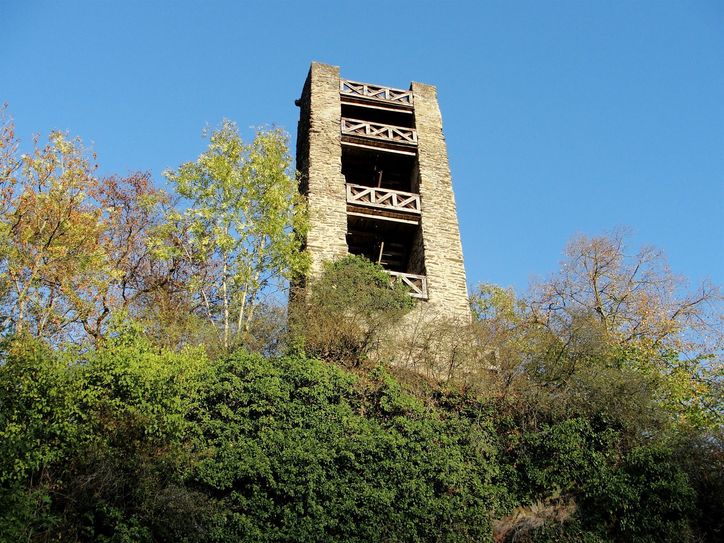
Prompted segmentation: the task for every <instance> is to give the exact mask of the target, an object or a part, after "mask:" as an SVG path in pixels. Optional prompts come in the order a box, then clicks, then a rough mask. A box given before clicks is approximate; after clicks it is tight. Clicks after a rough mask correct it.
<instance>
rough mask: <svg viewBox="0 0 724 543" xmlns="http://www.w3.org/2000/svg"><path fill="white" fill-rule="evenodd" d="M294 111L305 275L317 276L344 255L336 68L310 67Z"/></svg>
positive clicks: (344, 222)
mask: <svg viewBox="0 0 724 543" xmlns="http://www.w3.org/2000/svg"><path fill="white" fill-rule="evenodd" d="M299 106H300V108H301V114H300V122H299V133H298V135H297V169H298V170H299V172H300V174H301V179H300V190H302V192H303V193H304V194H305V195H306V196H307V201H308V205H309V232H308V234H307V241H306V246H307V249H308V250H309V253H310V254H311V257H312V268H311V274H312V275H317V274H319V273H320V272H321V269H322V263H323V262H324V261H327V260H335V259H337V258H339V257H342V256H344V255H346V254H347V241H346V233H347V202H346V193H345V181H344V176H343V175H342V142H341V135H340V122H341V121H340V118H341V106H340V100H339V68H338V67H337V66H329V65H326V64H319V63H317V62H314V63H312V67H311V68H310V70H309V75H308V76H307V81H306V83H305V85H304V91H303V94H302V98H301V100H300V102H299Z"/></svg>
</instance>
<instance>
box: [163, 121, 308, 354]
mask: <svg viewBox="0 0 724 543" xmlns="http://www.w3.org/2000/svg"><path fill="white" fill-rule="evenodd" d="M287 143H288V137H287V135H286V134H285V133H284V132H282V131H281V130H278V129H272V130H260V131H258V132H257V134H256V136H255V138H254V140H253V141H252V142H251V143H249V144H246V143H244V142H243V141H242V139H241V136H240V134H239V130H238V128H237V127H236V125H235V124H234V123H232V122H230V121H224V122H223V124H222V125H221V127H220V128H219V129H217V130H213V131H212V132H211V133H210V135H209V146H208V148H207V150H206V151H204V152H203V153H202V154H201V155H200V156H199V158H198V159H197V160H196V161H195V162H186V163H184V164H182V165H181V166H180V167H179V168H178V169H177V170H173V171H167V172H166V173H165V175H166V177H167V178H168V180H169V181H170V182H171V183H172V184H173V185H174V186H175V188H176V191H177V192H178V194H179V195H180V196H181V198H182V204H181V206H180V208H179V209H173V210H170V211H169V213H168V215H167V225H166V227H165V228H162V229H160V230H159V231H158V232H157V235H156V236H155V238H154V250H155V253H156V254H157V255H159V256H160V257H161V258H164V259H179V260H181V261H183V262H185V263H186V264H187V265H188V266H189V267H190V269H191V270H192V272H191V274H190V276H189V278H188V285H187V286H188V289H189V291H190V292H191V293H192V294H193V296H194V298H195V299H196V301H197V302H198V304H197V307H198V308H199V310H200V311H201V312H202V313H203V315H204V317H205V318H206V319H207V321H208V322H209V323H210V324H211V325H212V326H214V327H215V328H217V329H218V330H219V336H220V340H221V343H222V344H223V346H224V348H228V347H229V346H230V345H231V344H232V343H238V342H240V341H242V339H243V335H244V334H245V333H246V332H248V330H249V327H250V324H251V322H252V320H253V318H254V311H255V308H256V307H257V306H258V304H259V301H260V299H261V297H262V295H263V294H264V293H268V292H269V291H270V289H273V288H282V287H283V286H284V283H285V281H288V280H289V279H290V278H292V277H293V276H294V275H295V274H297V273H299V272H301V271H302V270H303V269H304V268H305V265H306V257H305V254H304V253H303V252H302V247H301V240H302V238H301V236H300V234H302V233H303V230H304V227H305V215H304V212H303V210H304V207H303V205H302V203H303V200H302V198H301V196H300V195H299V194H298V192H297V187H296V180H295V177H294V175H293V174H292V172H291V171H290V163H291V158H290V156H289V152H288V145H287Z"/></svg>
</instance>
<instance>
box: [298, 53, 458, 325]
mask: <svg viewBox="0 0 724 543" xmlns="http://www.w3.org/2000/svg"><path fill="white" fill-rule="evenodd" d="M339 84H340V76H339V68H338V67H336V66H329V65H325V64H319V63H316V62H315V63H313V64H312V66H311V69H310V71H309V76H308V77H307V81H306V83H305V86H304V91H303V93H302V97H301V99H300V101H299V106H300V108H301V113H300V121H299V131H298V136H297V169H298V170H299V172H300V174H301V179H300V190H301V191H302V192H303V193H304V194H305V195H306V196H307V201H308V203H309V215H310V228H309V232H308V234H307V241H306V246H307V249H308V250H309V252H310V254H311V256H312V269H311V275H312V276H315V275H318V274H319V273H320V272H321V269H322V263H323V262H324V261H328V260H334V259H337V258H339V257H342V256H344V255H346V254H347V241H346V233H347V205H346V193H345V179H344V176H343V175H342V142H341V133H340V120H341V103H340V96H339ZM412 92H413V96H414V114H415V125H416V126H415V128H416V130H417V137H418V164H417V167H416V168H415V170H416V171H415V176H414V179H413V183H412V187H413V190H417V189H419V193H420V196H421V204H422V218H421V229H420V231H419V232H418V234H417V235H416V236H415V239H414V242H413V247H411V255H410V267H411V268H414V272H415V273H419V274H423V273H424V274H426V275H427V282H428V295H429V299H428V300H427V301H420V302H418V304H417V305H418V306H417V308H416V309H415V310H414V311H413V314H412V315H410V316H409V318H408V319H407V320H408V322H411V321H413V320H415V321H419V320H420V319H423V320H426V319H428V318H430V319H439V318H445V319H451V320H455V321H461V322H469V320H470V310H469V307H468V300H467V284H466V278H465V266H464V263H463V254H462V244H461V242H460V232H459V229H458V220H457V210H456V207H455V196H454V195H453V190H452V180H451V176H450V168H449V165H448V159H447V149H446V146H445V138H444V136H443V133H442V117H441V115H440V109H439V107H438V103H437V92H436V89H435V87H433V86H430V85H425V84H422V83H413V84H412Z"/></svg>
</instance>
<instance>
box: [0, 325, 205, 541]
mask: <svg viewBox="0 0 724 543" xmlns="http://www.w3.org/2000/svg"><path fill="white" fill-rule="evenodd" d="M207 368H208V363H207V361H206V360H205V358H204V356H203V354H202V353H201V352H200V351H198V350H196V351H187V352H182V353H178V354H174V353H171V352H158V351H156V350H155V349H154V348H153V347H152V346H151V345H150V344H149V343H148V342H147V341H145V340H144V339H143V338H142V337H140V336H139V335H138V332H137V331H135V330H133V329H132V328H131V329H125V330H119V331H118V332H117V333H116V335H115V337H113V338H112V339H110V340H109V341H108V342H107V345H106V346H105V347H104V348H103V349H101V350H97V351H90V352H88V353H86V354H85V355H82V356H81V355H80V354H78V353H75V352H72V351H71V352H51V351H49V350H48V349H47V348H45V347H43V346H42V345H40V344H38V343H35V342H33V341H29V340H26V341H15V342H11V343H10V344H8V345H7V346H6V350H5V356H4V362H3V364H2V365H1V366H0V390H2V399H1V400H0V402H1V403H0V443H2V453H1V454H0V458H2V460H1V462H2V463H1V464H0V504H1V505H2V506H0V511H1V512H0V529H1V530H2V532H0V533H1V534H2V537H0V540H6V541H19V540H29V541H46V540H54V541H56V540H60V541H77V540H82V541H144V540H147V541H150V540H151V535H150V534H151V533H152V532H154V531H156V532H159V533H166V534H168V536H169V537H170V538H171V539H173V537H171V536H172V535H174V534H175V535H174V537H176V536H178V540H183V537H185V536H184V534H185V533H186V532H189V531H190V533H193V529H192V527H193V526H192V524H193V519H194V517H195V516H196V515H195V508H197V507H198V504H199V503H203V501H204V499H205V498H204V497H203V496H200V497H197V496H195V494H194V493H193V491H191V490H189V489H185V488H183V487H182V486H181V483H182V477H181V476H182V474H183V470H184V469H187V468H188V465H187V460H186V458H187V457H188V451H187V448H188V444H187V436H188V432H189V425H188V423H187V421H186V419H185V413H186V412H187V411H188V409H189V407H190V404H191V402H193V401H194V400H195V398H194V396H195V394H196V393H197V391H198V387H199V384H200V382H201V381H200V377H201V376H202V375H204V372H205V371H207ZM192 496H193V498H192ZM161 512H163V516H160V513H161ZM156 523H159V525H158V526H155V524H156Z"/></svg>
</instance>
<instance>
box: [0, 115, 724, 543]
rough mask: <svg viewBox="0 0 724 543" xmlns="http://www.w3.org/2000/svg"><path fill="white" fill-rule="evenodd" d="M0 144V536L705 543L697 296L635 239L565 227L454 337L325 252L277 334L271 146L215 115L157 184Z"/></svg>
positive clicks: (481, 296)
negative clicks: (558, 244) (530, 276)
mask: <svg viewBox="0 0 724 543" xmlns="http://www.w3.org/2000/svg"><path fill="white" fill-rule="evenodd" d="M0 136H1V137H0V184H1V185H2V187H1V188H2V190H1V191H0V196H1V197H0V266H1V269H0V307H1V308H2V316H3V321H2V322H3V327H2V340H1V341H0V541H2V542H5V541H7V542H17V541H38V542H43V541H61V542H80V541H88V542H91V541H99V542H103V541H106V542H137V541H138V542H163V541H174V542H175V541H189V542H192V541H199V542H200V541H204V542H206V541H209V542H213V541H218V542H221V541H234V542H236V541H270V542H271V541H360V542H361V541H450V542H453V541H465V542H478V541H496V542H508V541H511V542H512V541H517V542H526V541H538V542H553V541H564V542H565V541H570V542H573V541H587V542H603V541H621V542H628V541H636V542H654V541H656V542H658V541H672V542H673V541H689V542H692V543H693V542H697V541H719V540H720V539H721V537H722V533H723V532H722V531H723V529H724V521H722V518H724V515H722V511H723V510H724V454H723V452H724V441H723V440H722V402H721V390H722V389H721V383H722V381H721V378H722V374H721V354H722V352H721V323H720V321H718V320H717V319H719V318H720V315H721V310H720V305H719V303H720V301H721V297H720V295H719V293H718V291H717V289H716V288H714V287H711V286H708V285H702V286H701V287H699V288H697V289H695V290H691V291H686V290H685V289H683V288H682V285H680V284H679V283H678V282H677V278H676V277H675V276H674V275H673V274H671V272H669V270H668V268H667V267H666V265H665V260H664V259H663V257H662V255H661V254H660V253H658V252H656V251H655V250H653V249H649V248H645V249H643V250H641V251H639V252H637V253H634V254H631V253H630V252H629V251H628V250H627V248H626V246H625V243H624V241H625V237H624V236H621V235H618V234H612V235H609V236H602V237H596V238H584V237H580V238H576V239H574V240H573V241H572V242H571V244H570V245H569V247H568V253H567V256H566V259H565V261H564V262H563V265H562V268H561V272H560V273H559V274H556V275H554V276H552V277H550V278H549V279H547V280H545V281H543V282H541V283H539V284H537V285H533V287H532V288H531V290H530V292H528V293H525V294H524V295H519V294H516V293H514V292H512V291H511V290H508V289H503V288H500V287H497V286H494V285H482V286H480V287H478V289H477V290H476V291H475V292H474V293H473V295H472V296H471V309H472V313H473V315H474V318H473V320H472V323H470V324H467V323H450V322H446V321H445V319H428V320H424V321H416V320H414V319H415V318H417V317H415V316H414V309H413V304H412V303H411V301H410V298H409V297H408V296H407V295H406V293H405V292H404V290H403V289H401V288H400V287H399V286H398V287H391V286H390V285H389V283H388V279H387V276H386V275H385V274H384V273H383V272H382V271H381V269H380V268H379V267H377V266H376V265H374V264H371V263H369V262H366V261H364V260H362V259H359V258H355V257H348V258H345V259H342V260H340V261H338V262H333V263H328V264H327V265H326V267H325V269H324V272H323V274H322V275H321V276H320V277H319V278H317V279H316V280H314V281H311V282H309V283H308V284H307V285H306V292H305V293H304V294H300V293H297V294H298V295H297V296H296V298H295V303H294V304H293V306H292V311H290V313H291V314H290V319H289V321H290V325H289V326H287V325H286V311H285V308H284V307H282V306H279V305H275V304H273V303H271V302H270V301H269V300H268V299H267V298H268V297H269V296H270V293H272V291H273V288H274V287H275V286H280V285H283V283H284V281H286V280H289V279H293V278H294V277H295V276H296V274H298V273H300V272H303V271H304V269H305V266H306V257H305V255H304V253H303V251H302V250H301V243H300V238H299V233H300V232H303V230H304V228H305V217H304V213H303V209H302V208H301V207H300V204H301V202H300V201H299V199H298V196H297V195H296V192H295V190H296V189H295V181H294V177H293V175H291V174H290V172H289V171H288V166H289V157H288V154H287V152H286V144H285V137H284V135H283V134H281V133H280V132H278V131H262V132H260V133H259V134H258V135H257V137H256V139H255V140H254V142H253V143H252V144H249V145H247V144H244V143H243V142H242V141H241V139H240V137H239V134H238V132H237V131H236V129H235V127H234V126H233V125H232V124H230V123H225V124H224V125H223V126H222V127H221V128H220V129H219V130H217V131H214V132H213V133H212V134H211V141H210V145H209V148H208V150H207V151H205V152H204V153H203V154H202V155H201V156H200V157H199V159H198V160H197V161H195V162H189V163H187V164H184V165H182V166H181V167H180V168H179V169H178V170H176V171H174V172H169V173H168V174H167V175H168V178H169V180H170V181H171V184H172V186H174V187H175V188H176V192H177V194H175V195H169V194H166V193H163V192H161V191H159V190H157V189H155V188H153V186H152V185H151V184H150V181H149V177H148V176H147V175H145V174H134V175H132V176H129V177H127V178H116V177H113V178H106V179H99V178H97V177H96V176H95V173H94V171H95V169H94V166H93V165H92V163H91V162H92V161H91V159H90V158H89V157H88V155H87V153H86V152H85V151H84V150H83V148H82V146H81V145H80V142H79V141H77V140H69V139H67V138H66V137H64V136H63V135H61V134H54V135H52V137H51V138H50V142H49V143H48V144H47V145H46V146H38V147H37V148H36V149H35V151H34V152H33V153H30V154H27V155H22V156H21V155H19V153H18V149H19V147H18V142H17V141H16V140H15V137H14V134H13V128H12V123H10V122H9V121H6V122H5V123H4V125H2V131H1V132H0ZM403 318H405V319H408V321H407V322H408V324H409V323H410V322H415V323H416V325H415V327H414V333H412V334H408V335H406V336H404V337H401V336H399V334H397V335H396V334H393V333H391V332H392V331H394V330H395V323H397V322H399V321H400V319H403Z"/></svg>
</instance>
